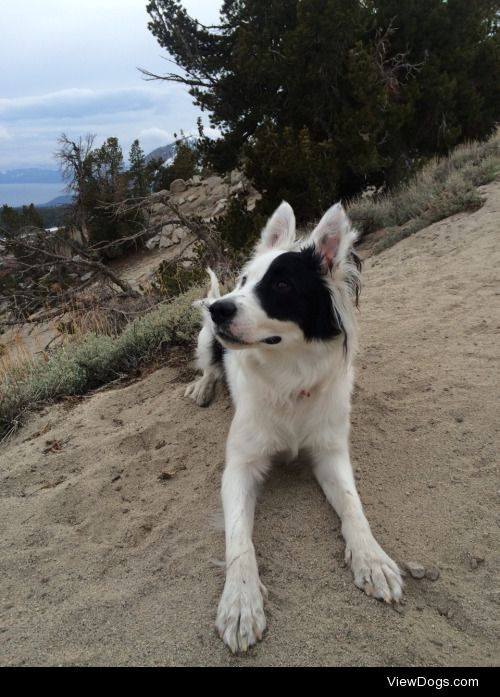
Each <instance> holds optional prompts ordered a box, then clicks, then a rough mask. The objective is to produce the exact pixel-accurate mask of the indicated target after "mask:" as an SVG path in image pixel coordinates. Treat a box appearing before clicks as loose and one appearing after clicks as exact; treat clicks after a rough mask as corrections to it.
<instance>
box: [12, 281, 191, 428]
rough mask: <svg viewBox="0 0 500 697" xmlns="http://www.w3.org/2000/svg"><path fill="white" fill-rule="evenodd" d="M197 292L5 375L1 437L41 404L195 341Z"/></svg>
mask: <svg viewBox="0 0 500 697" xmlns="http://www.w3.org/2000/svg"><path fill="white" fill-rule="evenodd" d="M202 295H203V291H202V290H201V289H200V288H192V289H191V290H189V291H188V292H187V293H184V294H183V295H180V296H178V297H176V298H175V299H174V300H172V301H171V302H169V303H166V304H162V305H160V306H159V307H157V309H155V310H153V311H151V312H149V313H148V314H146V315H143V316H141V317H138V318H137V319H135V320H134V321H132V322H130V323H129V324H128V326H127V327H126V328H125V329H124V330H123V331H122V332H121V334H119V335H118V336H109V335H107V334H96V333H87V334H84V335H82V337H81V338H78V339H76V340H75V341H73V342H71V343H69V344H68V345H66V346H62V347H61V348H59V349H58V350H57V351H55V352H54V354H53V355H52V356H50V357H45V359H44V360H38V361H35V360H33V359H27V360H26V362H24V363H23V362H21V361H19V362H18V363H17V365H16V366H15V367H14V366H10V367H9V368H10V369H8V370H4V371H3V372H2V374H1V375H0V438H2V437H4V438H5V437H6V436H8V435H9V434H11V433H13V432H14V431H15V430H16V429H17V427H18V426H19V425H20V423H21V422H22V420H23V417H24V415H25V414H26V413H27V412H28V411H29V410H30V409H32V408H33V407H34V406H36V405H37V404H41V403H44V402H47V401H51V400H54V399H57V398H60V397H63V396H67V395H78V394H84V393H85V392H88V391H89V390H91V389H93V388H95V387H97V386H99V385H102V384H105V383H106V382H110V381H111V380H113V379H115V378H117V377H120V376H123V375H126V374H127V373H128V372H130V371H131V370H132V369H134V368H136V367H137V366H139V365H142V364H143V363H146V362H147V361H148V360H151V358H152V357H153V356H154V355H155V354H157V353H158V352H159V351H160V350H162V349H164V348H165V347H168V346H175V345H176V346H178V345H187V344H192V343H193V342H194V338H195V335H196V333H197V331H198V329H199V311H198V310H196V309H195V308H193V306H192V303H193V301H194V300H196V299H198V298H200V297H202Z"/></svg>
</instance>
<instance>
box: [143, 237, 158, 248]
mask: <svg viewBox="0 0 500 697" xmlns="http://www.w3.org/2000/svg"><path fill="white" fill-rule="evenodd" d="M159 243H160V235H155V236H154V237H151V238H150V239H149V240H148V241H147V242H146V247H147V249H150V250H151V249H156V247H158V245H159Z"/></svg>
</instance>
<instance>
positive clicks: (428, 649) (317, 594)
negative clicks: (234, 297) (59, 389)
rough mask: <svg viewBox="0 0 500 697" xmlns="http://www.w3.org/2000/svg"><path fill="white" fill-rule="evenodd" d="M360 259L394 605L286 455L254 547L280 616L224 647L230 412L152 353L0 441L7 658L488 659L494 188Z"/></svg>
mask: <svg viewBox="0 0 500 697" xmlns="http://www.w3.org/2000/svg"><path fill="white" fill-rule="evenodd" d="M483 192H484V193H485V194H486V195H487V202H486V204H485V206H484V207H483V208H482V209H481V210H479V211H477V212H475V213H473V214H470V215H469V214H460V215H456V216H454V217H453V218H449V219H447V220H443V221H441V222H439V223H437V224H435V225H432V226H431V227H429V228H427V229H425V230H423V231H421V232H420V233H417V234H416V235H414V236H413V237H411V238H408V239H406V240H404V241H403V242H401V243H399V244H397V245H396V246H395V247H393V248H391V249H389V250H388V251H386V252H384V253H383V254H381V255H380V256H376V257H372V258H370V259H369V260H368V261H367V262H366V265H365V272H364V282H365V287H364V290H363V293H362V302H361V308H360V324H361V332H362V337H361V345H362V349H361V353H360V356H359V359H358V370H357V383H356V392H355V400H354V409H353V430H352V456H353V462H354V466H355V467H356V472H357V478H358V484H359V489H360V493H361V497H362V499H363V501H364V504H365V507H366V511H367V516H368V519H369V520H370V522H371V524H372V527H373V529H374V532H375V534H376V535H377V537H378V539H379V541H380V542H381V543H382V544H383V546H384V547H385V548H386V550H387V552H388V553H389V554H391V556H394V557H395V558H396V559H397V560H399V561H401V562H408V561H420V562H422V563H424V564H425V565H435V566H438V567H439V569H440V578H439V579H438V580H437V581H430V580H427V579H422V580H415V579H413V578H411V577H410V578H408V580H407V585H406V605H405V607H404V610H403V612H402V613H397V612H395V611H394V610H392V609H391V608H389V607H388V606H386V605H384V604H382V603H379V602H377V601H375V600H373V599H370V598H368V597H367V596H365V595H364V594H363V593H361V592H360V591H359V590H358V589H356V588H355V586H354V584H353V583H352V580H351V574H350V571H349V570H348V569H346V568H344V567H343V564H342V557H343V543H342V540H341V537H340V531H339V522H338V519H337V518H336V516H335V514H334V513H333V511H332V510H331V509H330V507H329V506H328V504H327V503H326V501H325V500H324V498H323V495H322V493H321V491H320V489H319V488H318V486H317V485H316V483H315V482H314V480H313V478H312V476H311V474H310V472H309V469H308V468H307V466H306V465H305V464H300V463H299V464H296V465H293V466H289V467H284V466H277V467H276V468H275V469H274V471H273V473H272V475H271V476H270V479H269V480H268V482H267V483H266V486H265V488H264V490H263V493H262V496H261V498H260V502H259V506H258V512H257V519H256V525H255V543H256V548H257V552H258V558H259V562H260V569H261V575H262V580H263V582H264V583H265V585H266V586H267V587H268V589H269V591H270V593H269V600H268V602H267V615H268V625H269V628H268V631H267V634H266V636H265V639H264V641H263V642H262V643H261V644H259V645H258V646H257V647H255V648H254V649H253V650H252V651H250V653H249V654H248V655H247V656H237V657H233V656H231V655H230V654H229V652H228V650H227V649H226V648H225V647H224V646H223V644H222V643H221V642H220V640H219V639H218V638H216V637H215V635H214V631H213V621H214V617H215V610H216V606H217V602H218V597H219V594H220V592H221V590H222V584H223V572H222V569H221V568H220V567H219V566H217V565H216V564H214V563H213V562H214V560H217V559H222V558H223V554H224V549H223V535H222V533H221V531H220V530H219V529H218V528H217V525H215V523H214V520H215V518H216V517H217V516H214V513H216V511H217V510H218V507H219V486H220V478H221V472H222V469H223V457H224V444H225V437H226V433H227V429H228V426H229V423H230V419H231V406H230V403H229V400H228V398H227V396H226V395H225V394H224V393H223V391H220V392H219V395H218V397H217V399H216V401H215V403H214V404H213V405H212V406H211V407H210V408H209V409H200V408H198V407H196V406H195V405H194V404H193V403H192V402H190V401H188V400H187V399H185V398H184V397H183V392H184V388H185V384H184V381H185V380H187V379H188V376H186V375H185V371H184V373H181V372H179V371H177V370H176V369H174V368H172V367H165V368H162V369H160V370H158V371H156V372H155V373H153V374H151V375H149V376H148V377H146V378H145V379H143V380H142V381H140V382H137V383H135V384H131V385H129V386H127V387H124V388H121V389H115V390H107V391H102V392H99V393H97V394H95V395H92V396H89V397H88V398H85V399H82V400H80V401H78V402H76V403H73V402H69V403H66V404H62V405H58V406H54V407H51V408H48V409H46V410H44V412H42V413H40V414H37V415H36V416H34V417H33V418H32V419H31V420H30V422H29V423H28V424H27V425H26V426H25V427H24V428H23V429H22V430H21V431H20V432H19V433H18V435H17V436H16V437H15V439H13V440H12V441H11V442H10V443H9V444H8V445H7V446H5V447H4V448H3V449H2V450H0V460H1V467H0V481H1V487H0V492H1V498H0V519H1V520H2V535H1V537H0V550H1V551H0V560H1V561H0V564H1V567H0V584H1V595H0V598H1V599H2V600H1V605H0V608H1V614H0V632H1V633H0V663H1V664H2V665H6V664H8V665H12V664H14V665H19V664H28V665H40V664H42V665H75V664H78V665H89V664H92V665H103V664H113V665H160V664H162V665H245V666H251V665H275V666H278V665H387V666H389V665H391V666H395V665H492V664H495V663H498V654H497V653H496V649H495V646H496V643H495V642H496V629H497V628H498V614H499V613H498V610H499V603H500V595H499V591H498V588H496V587H495V585H494V579H495V578H498V573H499V571H500V561H499V549H500V545H499V540H498V521H497V517H498V500H499V495H500V491H499V489H498V478H497V472H496V460H495V458H496V453H497V451H498V446H499V445H500V443H499V432H498V423H500V414H499V413H498V388H499V378H498V376H499V370H498V355H499V352H498V334H499V328H500V327H499V324H498V302H499V292H500V290H499V289H500V284H499V269H500V245H499V219H500V183H499V182H496V183H494V184H490V185H488V186H486V187H483Z"/></svg>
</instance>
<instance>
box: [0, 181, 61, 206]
mask: <svg viewBox="0 0 500 697" xmlns="http://www.w3.org/2000/svg"><path fill="white" fill-rule="evenodd" d="M62 194H64V187H62V186H61V185H60V184H0V206H3V205H4V204H7V205H8V206H28V205H29V204H30V203H34V204H35V206H37V205H39V204H40V203H48V201H51V200H52V199H53V198H56V196H61V195H62Z"/></svg>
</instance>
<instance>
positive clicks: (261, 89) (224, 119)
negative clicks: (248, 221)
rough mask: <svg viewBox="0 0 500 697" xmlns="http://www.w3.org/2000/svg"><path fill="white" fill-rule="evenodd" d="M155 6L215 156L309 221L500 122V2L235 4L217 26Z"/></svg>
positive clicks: (154, 23) (161, 35)
mask: <svg viewBox="0 0 500 697" xmlns="http://www.w3.org/2000/svg"><path fill="white" fill-rule="evenodd" d="M147 10H148V12H149V15H150V17H151V21H150V23H149V25H148V26H149V28H150V30H151V32H152V33H153V34H154V36H155V37H156V38H157V40H158V42H159V44H160V45H161V46H162V47H163V48H165V49H166V50H167V51H168V52H169V54H170V55H171V56H173V57H174V59H175V61H176V63H177V65H178V67H179V68H180V69H181V71H180V72H178V73H170V74H168V75H165V76H162V78H163V79H166V80H169V81H173V82H178V83H182V84H184V85H186V86H187V87H188V88H189V91H190V94H191V95H192V97H193V99H194V101H195V103H196V104H197V105H199V106H200V107H201V108H202V109H203V110H205V111H207V112H209V115H210V121H211V123H212V125H213V126H216V127H218V128H219V129H220V131H221V133H222V136H221V138H219V139H217V140H215V141H209V140H208V139H205V141H204V152H205V157H206V158H207V160H208V162H209V163H210V164H212V165H213V166H215V167H216V168H217V169H218V170H220V171H227V170H229V169H231V168H232V167H234V166H236V165H241V164H242V163H243V164H244V166H245V167H246V169H247V172H248V173H249V174H250V175H251V176H252V177H253V178H254V180H255V183H256V185H257V186H258V188H260V189H262V190H264V189H265V190H266V192H267V194H266V198H267V201H268V202H269V205H270V206H273V205H275V204H276V203H278V202H279V200H280V199H281V197H285V198H286V199H287V200H289V201H290V203H292V205H294V208H297V213H298V214H299V217H309V216H310V215H311V213H312V212H313V210H314V213H315V214H318V213H320V212H321V210H322V209H324V207H325V205H328V204H329V203H331V202H332V201H333V200H335V199H337V198H338V197H340V196H342V197H348V196H351V195H353V194H355V193H357V192H358V191H359V190H360V189H362V188H363V187H365V186H366V185H368V184H375V185H377V186H381V185H388V184H390V183H392V182H394V181H399V180H400V178H401V177H404V176H407V175H408V174H410V173H411V170H412V167H413V166H414V165H415V164H416V163H417V162H419V161H421V159H422V158H426V157H429V156H430V155H431V154H433V153H436V152H446V151H447V150H448V149H449V148H451V147H453V146H454V145H456V144H457V143H459V142H461V141H462V140H464V139H470V138H483V137H486V136H487V135H488V134H490V133H491V132H492V130H493V129H494V128H495V125H496V123H497V122H498V118H499V115H500V34H499V24H498V17H499V10H500V4H499V2H498V0H478V1H477V2H470V0H405V2H401V1H400V0H225V2H224V3H223V5H222V9H221V15H220V23H219V25H218V27H216V28H214V27H205V26H203V25H202V24H200V23H198V22H196V20H194V19H193V18H191V17H190V16H189V15H188V13H187V12H186V10H185V9H184V8H183V7H182V4H181V3H180V2H178V0H150V2H149V4H148V6H147ZM310 197H315V198H314V200H313V201H311V200H310Z"/></svg>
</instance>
